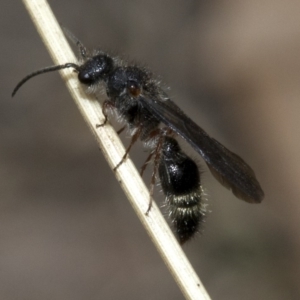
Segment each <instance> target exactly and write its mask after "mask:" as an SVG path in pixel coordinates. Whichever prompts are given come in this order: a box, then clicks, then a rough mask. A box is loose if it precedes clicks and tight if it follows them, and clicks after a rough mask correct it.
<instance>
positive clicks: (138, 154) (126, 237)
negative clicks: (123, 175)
mask: <svg viewBox="0 0 300 300" xmlns="http://www.w3.org/2000/svg"><path fill="white" fill-rule="evenodd" d="M50 4H51V6H52V8H53V10H54V13H55V14H56V15H57V18H58V20H59V21H60V22H61V23H62V24H64V26H66V27H67V28H69V29H70V30H71V31H72V32H73V33H74V34H75V35H76V36H78V37H79V39H81V40H82V41H83V42H84V43H85V45H86V46H87V47H89V48H92V47H97V46H100V47H102V48H104V49H111V50H115V51H117V52H118V53H121V54H123V53H124V54H126V55H128V57H130V58H132V59H135V60H137V61H141V62H144V63H146V64H147V66H149V68H151V69H152V70H153V71H155V72H156V73H157V74H158V75H160V76H161V77H162V78H163V79H164V83H165V84H166V85H167V86H170V87H171V90H170V92H169V94H170V95H171V96H172V98H173V99H174V100H175V101H176V103H178V105H180V106H181V107H182V108H183V110H184V111H186V112H187V113H188V114H189V115H190V116H191V117H192V118H193V119H194V120H195V121H196V122H197V123H198V124H199V125H200V126H202V127H203V128H204V129H205V130H206V131H208V132H209V133H210V134H211V135H213V136H214V137H215V138H217V139H218V140H219V141H220V142H222V143H223V144H225V145H226V146H227V147H228V148H230V149H231V150H233V151H235V152H236V153H238V154H239V155H241V156H242V157H243V158H244V159H245V160H246V161H247V162H248V163H249V164H250V165H251V166H252V167H253V169H254V170H255V172H256V175H257V177H258V179H259V181H260V182H261V184H262V186H263V188H264V191H265V194H266V197H265V200H264V202H263V203H262V204H260V205H250V204H247V203H245V202H242V201H239V200H237V199H236V198H235V197H234V196H233V195H232V194H231V193H230V192H229V191H227V190H225V189H224V188H223V187H221V186H220V184H219V183H218V182H217V181H216V180H214V179H213V178H212V176H211V175H210V174H209V172H208V171H207V169H206V168H205V166H204V163H203V162H202V161H201V159H200V157H199V156H197V155H196V154H195V153H193V151H192V150H191V149H190V150H189V153H190V154H191V155H192V156H193V157H197V160H198V161H199V163H201V164H202V170H203V172H204V174H203V184H204V185H205V187H206V188H207V190H208V192H209V199H208V203H209V209H210V210H211V211H212V213H211V214H209V217H208V220H207V223H206V224H205V231H204V234H203V235H202V236H198V237H197V238H196V239H195V240H193V241H192V242H190V243H189V244H188V245H186V246H185V247H184V250H185V252H186V254H187V256H188V257H189V259H190V261H191V263H192V264H193V265H194V267H195V269H196V272H197V273H198V274H199V276H200V277H201V279H202V281H203V283H204V285H205V286H206V288H207V290H208V292H209V293H210V295H211V297H212V299H214V300H216V299H222V300H227V299H228V300H229V299H230V300H235V299H236V300H240V299H245V300H248V299H249V300H250V299H256V300H262V299H263V300H267V299H272V300H277V299H300V288H299V277H300V230H299V225H300V221H299V219H300V201H299V195H300V183H299V179H300V129H299V127H300V120H299V114H300V85H299V79H300V18H299V15H300V2H299V1H296V0H295V1H292V0H288V1H276V0H275V1H274V0H273V1H270V0H268V1H258V0H254V1H228V0H227V1H216V0H211V1H205V0H201V1H200V0H198V1H183V0H182V1H177V0H172V1H171V0H165V1H159V0H154V1H121V0H116V1H109V0H106V1H101V0H97V1H95V0H94V1H83V0H73V1H71V0H65V1H61V0H52V1H50ZM0 14H1V18H0V20H1V21H0V22H1V26H0V31H1V39H2V41H1V45H2V47H1V48H2V53H1V58H0V59H1V72H2V75H1V102H0V105H1V108H0V114H1V118H0V122H1V126H0V132H1V150H0V154H1V155H0V160H1V161H0V164H1V168H0V172H1V173H0V176H1V188H0V205H1V206H0V299H14V300H15V299H30V300H35V299H39V300H40V299H64V300H65V299H72V300H77V299H78V300H79V299H90V300H92V299H182V298H183V297H182V295H181V292H180V291H179V289H178V288H177V286H176V284H175V283H174V282H173V279H172V278H171V276H170V274H169V273H168V271H167V269H166V267H165V266H164V264H163V262H162V260H161V258H160V257H159V255H158V254H157V252H156V250H155V248H154V246H153V245H152V243H151V241H150V240H149V238H148V236H147V235H146V233H145V231H144V229H143V228H142V226H141V224H140V222H139V220H138V219H137V217H136V216H135V214H134V212H133V210H132V208H131V207H130V205H129V203H128V201H127V200H126V198H125V196H124V194H123V192H122V191H121V189H120V187H119V186H118V184H117V182H116V180H115V177H114V175H113V172H112V171H111V170H110V169H109V168H108V166H107V163H106V162H105V161H104V158H103V156H102V155H101V152H100V151H99V150H98V148H97V146H96V143H95V141H94V139H93V136H92V135H91V134H90V132H89V130H88V128H87V126H86V125H85V123H84V121H83V118H82V117H81V116H80V115H79V113H78V111H77V109H76V107H75V105H74V103H73V102H72V100H71V98H70V96H69V95H68V93H67V90H66V88H65V86H64V84H63V83H62V81H61V79H60V76H59V75H58V74H48V75H44V76H40V77H39V78H35V79H34V80H32V81H31V82H28V83H27V84H26V86H24V87H23V88H22V89H21V90H20V91H19V93H18V95H17V96H16V98H14V99H13V100H12V99H11V97H10V94H11V92H12V89H13V87H14V86H15V85H16V83H17V82H18V81H19V80H20V79H21V78H22V77H24V76H25V75H26V74H28V73H30V72H31V71H33V70H36V69H40V68H41V67H44V66H48V65H52V62H51V60H50V58H49V55H48V53H47V51H46V50H45V47H44V45H43V44H42V42H41V41H40V38H39V36H38V34H37V32H36V30H35V28H34V26H33V24H32V22H31V20H30V18H29V16H28V14H27V12H26V10H25V8H24V6H23V5H22V3H21V1H9V0H4V1H2V9H1V12H0ZM123 140H124V141H125V143H128V141H129V139H128V138H123ZM146 156H147V154H146V153H145V152H144V150H143V149H142V148H141V146H140V145H138V146H136V147H135V149H134V150H133V151H132V153H131V158H133V160H134V161H135V162H136V164H137V166H141V164H142V162H143V160H144V159H145V158H146ZM146 178H147V177H146ZM146 180H147V179H146ZM146 183H147V184H148V181H147V182H146ZM156 199H157V201H158V202H159V203H162V200H163V197H162V195H161V194H160V193H159V191H157V192H156Z"/></svg>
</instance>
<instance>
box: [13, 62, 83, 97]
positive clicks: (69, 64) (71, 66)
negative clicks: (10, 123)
mask: <svg viewBox="0 0 300 300" xmlns="http://www.w3.org/2000/svg"><path fill="white" fill-rule="evenodd" d="M67 68H74V69H75V70H76V71H77V72H79V66H78V65H76V64H73V63H67V64H64V65H58V66H51V67H46V68H44V69H41V70H38V71H35V72H33V73H31V74H29V75H27V76H26V77H24V78H23V79H22V80H21V81H20V82H19V83H18V84H17V86H16V87H15V88H14V90H13V92H12V94H11V96H12V97H13V96H14V95H15V94H16V92H17V91H18V90H19V88H20V87H21V86H22V85H23V84H24V83H25V82H26V81H28V80H29V79H31V78H32V77H35V76H37V75H40V74H44V73H48V72H52V71H59V70H62V69H67Z"/></svg>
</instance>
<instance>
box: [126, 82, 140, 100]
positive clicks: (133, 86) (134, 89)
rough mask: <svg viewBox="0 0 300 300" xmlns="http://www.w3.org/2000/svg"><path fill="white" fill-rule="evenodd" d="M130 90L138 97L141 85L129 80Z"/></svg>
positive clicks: (131, 93)
mask: <svg viewBox="0 0 300 300" xmlns="http://www.w3.org/2000/svg"><path fill="white" fill-rule="evenodd" d="M128 91H129V93H130V95H131V96H134V97H137V96H139V95H140V93H141V87H140V85H139V84H138V83H137V82H135V81H129V82H128Z"/></svg>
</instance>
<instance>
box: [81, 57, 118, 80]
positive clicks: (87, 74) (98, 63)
mask: <svg viewBox="0 0 300 300" xmlns="http://www.w3.org/2000/svg"><path fill="white" fill-rule="evenodd" d="M113 68H114V66H113V59H112V58H111V57H109V56H107V55H104V54H100V55H96V56H94V57H92V58H90V59H88V60H87V61H86V62H85V63H84V64H83V65H82V66H80V69H79V73H78V79H79V81H80V82H81V83H83V84H86V85H92V84H95V83H97V82H98V81H100V80H103V79H104V78H105V77H106V76H107V75H108V74H109V73H110V72H111V71H112V70H113Z"/></svg>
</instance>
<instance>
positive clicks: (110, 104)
mask: <svg viewBox="0 0 300 300" xmlns="http://www.w3.org/2000/svg"><path fill="white" fill-rule="evenodd" d="M114 108H115V106H114V104H113V102H112V101H110V100H105V101H104V102H103V105H102V113H103V115H104V122H103V123H102V124H96V128H99V127H102V126H104V125H106V123H107V121H108V111H109V110H111V109H114Z"/></svg>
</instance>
